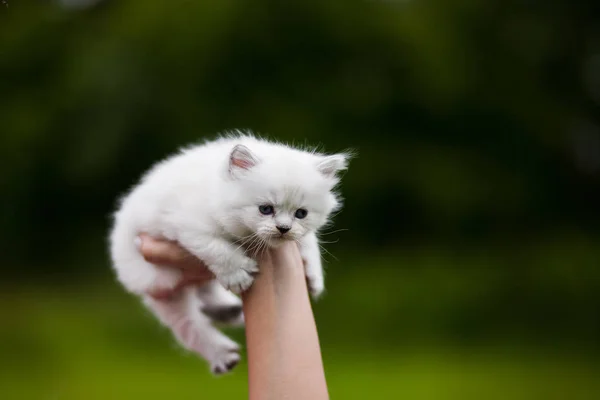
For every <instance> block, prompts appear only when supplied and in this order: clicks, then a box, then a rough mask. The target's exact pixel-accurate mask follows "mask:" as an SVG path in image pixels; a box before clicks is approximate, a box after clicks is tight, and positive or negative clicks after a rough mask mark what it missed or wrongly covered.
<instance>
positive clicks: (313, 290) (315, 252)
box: [300, 233, 325, 299]
mask: <svg viewBox="0 0 600 400" xmlns="http://www.w3.org/2000/svg"><path fill="white" fill-rule="evenodd" d="M300 255H301V256H302V261H304V272H305V274H306V283H307V284H308V291H309V292H310V294H311V296H312V297H313V298H315V299H316V298H318V297H319V296H321V295H322V294H323V291H324V290H325V276H324V273H323V265H322V264H321V252H320V251H319V243H318V242H317V236H316V235H315V234H314V233H311V234H308V235H306V236H305V237H304V238H302V240H301V241H300Z"/></svg>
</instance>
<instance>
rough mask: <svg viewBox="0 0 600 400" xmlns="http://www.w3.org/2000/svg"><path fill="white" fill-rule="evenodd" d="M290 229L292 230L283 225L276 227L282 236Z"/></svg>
mask: <svg viewBox="0 0 600 400" xmlns="http://www.w3.org/2000/svg"><path fill="white" fill-rule="evenodd" d="M290 229H292V228H290V227H289V226H284V225H281V226H279V225H277V230H278V231H279V232H281V234H282V235H283V234H284V233H287V232H288V231H289V230H290Z"/></svg>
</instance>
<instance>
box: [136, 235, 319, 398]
mask: <svg viewBox="0 0 600 400" xmlns="http://www.w3.org/2000/svg"><path fill="white" fill-rule="evenodd" d="M140 239H141V241H140V246H139V248H140V251H141V253H142V254H143V255H144V258H145V259H146V260H147V261H149V262H153V263H157V264H160V265H164V266H170V267H173V268H180V269H181V270H182V271H183V274H184V281H183V282H182V284H180V285H178V287H177V288H176V289H175V290H174V291H173V292H170V293H167V292H165V293H159V294H158V295H159V296H163V297H164V296H166V297H168V296H170V295H172V294H173V293H174V292H176V291H177V290H179V289H181V288H182V287H183V286H186V285H190V284H201V283H205V282H207V281H208V280H210V279H211V278H212V275H211V274H210V272H209V271H208V269H207V268H206V266H205V265H204V264H203V263H202V262H201V261H200V260H198V259H197V258H195V257H193V256H191V254H189V253H188V252H187V251H186V250H184V249H182V248H181V247H180V246H178V245H177V244H176V243H173V242H168V241H162V240H156V239H153V238H151V237H150V236H148V235H142V236H141V238H140ZM258 261H259V265H260V273H259V275H258V276H257V278H256V280H255V282H254V284H253V286H252V287H251V288H250V290H249V291H247V292H246V293H244V294H243V296H242V299H243V303H244V314H245V321H246V342H247V350H248V380H249V382H248V386H249V398H250V400H270V399H274V400H280V399H286V400H325V399H328V398H329V396H328V393H327V385H326V381H325V373H324V369H323V363H322V359H321V351H320V346H319V340H318V335H317V329H316V325H315V321H314V317H313V314H312V309H311V305H310V301H309V297H308V290H307V285H306V278H305V273H304V266H303V264H302V259H301V258H300V253H299V250H298V247H297V246H296V244H294V243H286V244H284V245H282V246H280V247H279V248H278V249H269V250H267V251H266V252H265V253H264V254H263V256H262V257H261V259H259V260H258ZM165 268H166V267H165ZM152 295H153V296H156V295H157V294H152Z"/></svg>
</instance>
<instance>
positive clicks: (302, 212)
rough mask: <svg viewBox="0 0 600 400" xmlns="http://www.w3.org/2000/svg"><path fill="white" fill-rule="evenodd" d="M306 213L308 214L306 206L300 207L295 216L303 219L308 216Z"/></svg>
mask: <svg viewBox="0 0 600 400" xmlns="http://www.w3.org/2000/svg"><path fill="white" fill-rule="evenodd" d="M306 214H308V211H306V210H305V209H304V208H299V209H297V210H296V214H294V216H295V217H296V218H298V219H302V218H304V217H306Z"/></svg>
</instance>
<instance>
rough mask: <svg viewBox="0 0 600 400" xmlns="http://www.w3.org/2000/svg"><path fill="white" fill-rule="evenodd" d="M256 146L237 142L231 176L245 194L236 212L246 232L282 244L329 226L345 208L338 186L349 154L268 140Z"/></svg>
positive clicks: (234, 208)
mask: <svg viewBox="0 0 600 400" xmlns="http://www.w3.org/2000/svg"><path fill="white" fill-rule="evenodd" d="M255 147H256V149H254V148H253V149H251V148H249V147H247V146H244V145H237V146H235V147H234V148H233V150H232V151H231V154H230V157H229V176H230V178H231V182H232V183H233V184H234V185H235V186H236V188H237V189H238V190H237V191H236V192H237V196H238V198H239V200H237V201H236V202H235V206H233V207H232V212H231V215H232V216H233V218H234V219H235V221H237V223H238V224H239V225H241V226H239V227H240V228H242V230H243V232H244V233H243V235H244V236H248V235H252V236H253V237H254V238H256V242H257V243H265V244H267V245H269V246H277V245H279V244H281V243H282V242H284V241H286V240H298V239H300V238H301V237H303V236H304V235H306V234H307V233H310V232H316V231H317V230H318V229H319V228H321V227H322V226H323V225H324V224H326V223H327V221H328V218H329V216H330V214H331V213H332V212H333V211H335V210H336V209H338V208H339V207H340V206H341V203H340V200H339V198H338V196H337V194H336V193H335V192H334V188H335V187H336V185H337V184H338V182H339V177H338V173H339V172H340V171H342V170H345V169H346V168H347V165H348V160H349V155H348V154H345V153H340V154H334V155H322V154H316V153H311V152H305V151H300V150H296V149H293V148H290V147H286V146H283V145H273V144H269V145H265V144H264V143H258V144H257V145H256V146H255ZM249 242H250V243H251V240H249Z"/></svg>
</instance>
